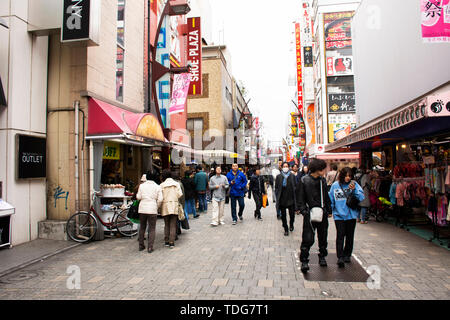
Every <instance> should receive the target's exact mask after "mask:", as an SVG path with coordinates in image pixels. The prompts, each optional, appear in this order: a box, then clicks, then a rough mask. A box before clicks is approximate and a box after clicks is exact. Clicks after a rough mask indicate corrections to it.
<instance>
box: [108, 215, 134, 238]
mask: <svg viewBox="0 0 450 320" xmlns="http://www.w3.org/2000/svg"><path fill="white" fill-rule="evenodd" d="M127 214H128V209H125V210H122V211H121V212H120V213H119V214H118V215H117V216H116V220H115V221H114V224H115V226H116V228H117V231H119V233H120V234H121V235H122V236H124V237H133V236H135V235H136V234H137V233H138V228H137V227H136V226H135V224H134V223H133V222H132V221H131V220H130V219H129V218H128V217H127Z"/></svg>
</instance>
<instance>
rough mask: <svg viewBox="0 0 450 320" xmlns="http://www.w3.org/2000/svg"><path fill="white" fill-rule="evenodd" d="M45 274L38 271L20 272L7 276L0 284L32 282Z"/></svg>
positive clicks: (0, 280)
mask: <svg viewBox="0 0 450 320" xmlns="http://www.w3.org/2000/svg"><path fill="white" fill-rule="evenodd" d="M42 275H43V274H42V273H41V272H38V271H25V272H18V273H14V274H11V275H6V276H4V277H3V278H1V279H0V282H2V283H17V282H22V281H26V280H30V279H33V278H36V277H39V276H42Z"/></svg>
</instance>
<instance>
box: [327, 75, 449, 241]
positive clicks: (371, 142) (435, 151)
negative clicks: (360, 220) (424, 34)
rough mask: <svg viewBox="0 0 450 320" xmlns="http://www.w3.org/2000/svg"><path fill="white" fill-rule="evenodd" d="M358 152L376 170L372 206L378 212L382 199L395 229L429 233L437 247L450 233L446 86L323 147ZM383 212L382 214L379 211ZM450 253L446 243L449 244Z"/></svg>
mask: <svg viewBox="0 0 450 320" xmlns="http://www.w3.org/2000/svg"><path fill="white" fill-rule="evenodd" d="M342 148H347V150H349V151H359V152H360V154H361V165H362V166H364V167H366V168H371V169H375V171H376V172H377V174H376V178H374V180H373V181H372V182H373V184H372V185H373V188H372V191H373V192H374V195H376V197H375V198H373V200H374V201H371V206H372V208H373V209H375V210H383V203H380V202H379V201H377V199H378V200H380V197H381V198H384V199H386V200H388V202H389V203H391V204H393V205H394V204H395V206H393V207H391V206H390V204H389V203H388V202H385V203H384V206H385V207H386V206H390V207H391V209H392V208H394V210H393V211H392V212H391V213H393V215H394V216H395V218H396V220H395V222H396V224H398V225H400V226H402V227H405V228H406V229H408V230H411V231H413V230H419V229H420V230H421V231H420V232H419V231H417V233H418V234H419V233H421V234H424V233H423V232H422V231H424V230H428V231H429V234H430V235H431V236H429V240H436V241H437V243H439V244H442V243H443V241H442V240H443V239H448V233H449V228H450V214H449V213H450V211H449V206H448V199H449V196H450V175H449V173H450V84H448V83H447V84H446V85H444V86H442V87H441V88H439V89H436V90H435V91H433V92H431V93H430V94H428V95H426V96H424V97H422V98H419V99H418V100H416V101H414V102H413V103H410V104H407V105H405V106H403V107H400V108H398V109H396V110H394V111H392V112H390V113H388V114H385V115H383V116H381V117H379V118H378V119H375V120H373V121H370V122H369V123H367V124H366V125H363V126H361V127H360V128H358V129H357V130H355V132H353V133H352V134H350V135H349V136H348V137H345V138H343V139H342V140H339V141H337V142H335V143H333V144H330V145H328V146H326V148H325V149H326V151H328V152H333V151H335V150H339V149H342ZM384 209H385V208H384ZM448 246H449V247H450V243H449V244H448Z"/></svg>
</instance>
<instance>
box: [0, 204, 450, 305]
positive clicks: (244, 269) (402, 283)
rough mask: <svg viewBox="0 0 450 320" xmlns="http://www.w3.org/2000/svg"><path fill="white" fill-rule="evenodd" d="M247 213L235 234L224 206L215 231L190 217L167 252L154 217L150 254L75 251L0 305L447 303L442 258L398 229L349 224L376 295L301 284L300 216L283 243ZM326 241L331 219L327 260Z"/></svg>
mask: <svg viewBox="0 0 450 320" xmlns="http://www.w3.org/2000/svg"><path fill="white" fill-rule="evenodd" d="M269 198H270V197H269ZM253 210H254V203H253V200H249V199H246V210H245V213H244V221H243V222H242V223H241V222H239V223H238V224H237V225H236V226H233V225H231V215H230V207H229V205H226V207H225V213H226V218H225V222H226V225H224V226H218V227H211V226H210V225H209V223H210V217H211V212H209V213H208V214H205V215H202V216H201V217H200V218H199V219H196V220H194V219H191V220H190V225H191V229H190V230H187V231H183V234H182V235H181V236H180V239H179V240H178V241H177V242H176V247H175V249H172V250H171V249H169V248H166V247H164V244H163V227H164V223H163V221H162V220H160V219H158V222H157V236H156V242H155V251H154V252H153V253H152V254H148V253H147V251H142V252H139V251H138V244H137V241H136V238H133V239H125V238H117V239H107V240H104V241H100V242H93V243H90V244H87V245H83V246H79V247H76V248H74V249H71V250H70V251H67V252H64V253H61V254H58V255H56V256H54V257H51V258H49V259H47V260H44V261H42V262H39V263H37V264H34V265H31V266H29V267H26V268H25V269H22V270H19V271H17V272H15V273H12V274H10V275H8V276H6V277H3V278H0V299H124V300H125V299H206V300H210V299H214V300H215V299H220V300H229V299H233V300H240V299H245V300H248V299H250V300H252V299H261V300H262V299H277V300H279V299H302V300H306V299H429V300H436V299H450V252H449V251H448V250H446V249H443V248H440V247H438V246H436V245H434V244H432V243H429V242H428V241H426V240H423V239H421V238H419V237H417V236H415V235H413V234H411V233H409V232H407V231H404V230H402V229H399V228H396V227H394V226H392V225H390V224H387V223H376V222H371V223H369V224H367V225H358V226H357V231H356V236H355V250H354V255H355V256H356V259H357V260H359V261H360V262H361V263H362V265H363V267H365V268H367V267H369V266H378V267H379V269H380V271H381V273H380V280H381V282H380V288H379V289H369V287H368V285H367V284H366V283H356V282H355V283H352V282H346V283H344V282H339V283H338V282H310V281H305V280H304V278H303V275H302V274H301V272H300V270H298V266H297V263H296V258H295V254H296V252H298V249H299V246H300V238H301V226H302V217H301V216H296V222H295V230H294V232H293V233H292V234H291V235H290V236H289V237H285V236H284V235H283V230H282V228H281V221H279V220H277V219H276V216H275V208H274V205H273V203H270V206H269V208H267V209H264V211H263V219H264V220H263V221H256V220H254V218H253ZM335 235H336V232H335V226H334V223H333V221H332V219H330V227H329V250H330V252H335V249H334V248H335ZM315 252H317V243H316V244H315V245H314V247H313V248H312V253H313V254H315ZM355 263H356V262H355ZM72 265H76V266H78V267H79V268H80V272H81V288H80V289H68V288H67V280H68V277H69V274H68V273H66V271H67V268H68V267H69V266H72Z"/></svg>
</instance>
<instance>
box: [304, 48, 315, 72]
mask: <svg viewBox="0 0 450 320" xmlns="http://www.w3.org/2000/svg"><path fill="white" fill-rule="evenodd" d="M303 58H304V60H305V68H311V67H312V66H313V56H312V47H303Z"/></svg>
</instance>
